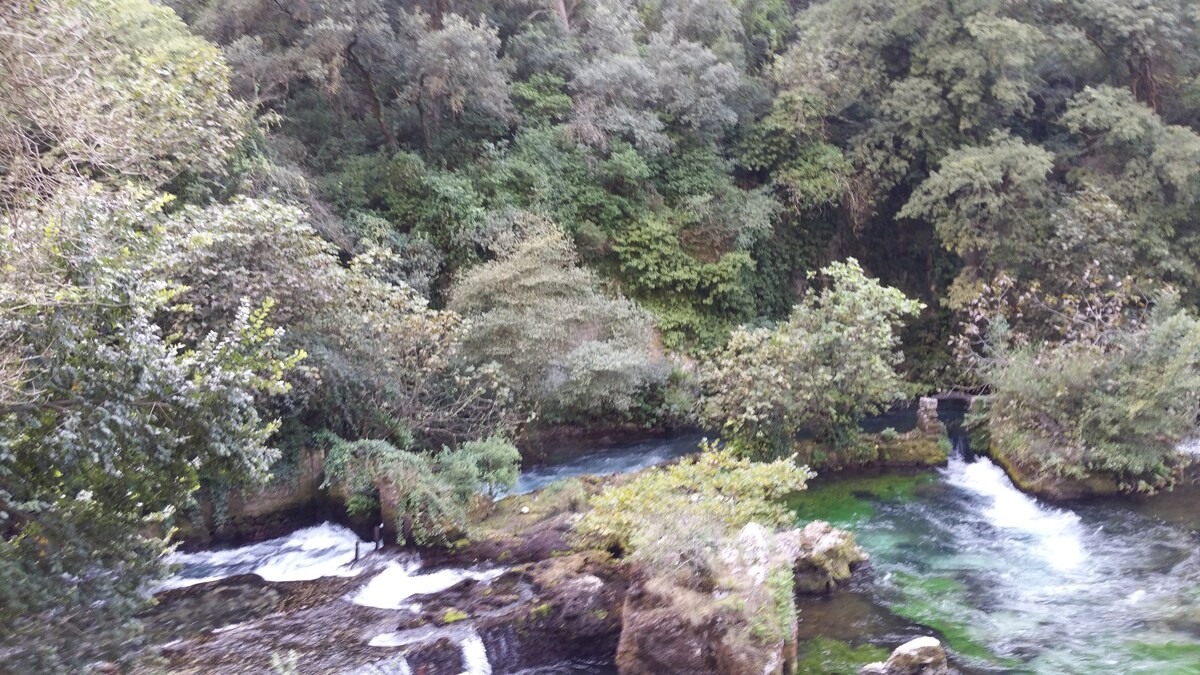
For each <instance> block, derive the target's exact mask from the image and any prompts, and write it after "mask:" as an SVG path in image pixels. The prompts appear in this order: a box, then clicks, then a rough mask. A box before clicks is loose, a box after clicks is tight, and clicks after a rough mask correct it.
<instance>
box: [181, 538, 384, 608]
mask: <svg viewBox="0 0 1200 675" xmlns="http://www.w3.org/2000/svg"><path fill="white" fill-rule="evenodd" d="M361 543H365V542H362V540H360V539H359V538H358V535H356V534H354V532H352V531H351V530H350V529H348V528H345V527H341V526H339V525H334V524H332V523H323V524H321V525H316V526H314V527H307V528H304V529H302V530H297V531H295V532H293V533H292V534H289V535H287V536H285V537H279V538H278V539H271V540H269V541H263V542H259V543H257V544H251V545H249V546H242V547H240V548H233V549H226V550H219V551H198V552H196V553H172V554H171V555H169V556H167V562H169V563H174V564H177V565H180V566H181V568H180V570H179V572H178V573H177V574H176V575H175V576H173V577H171V578H170V579H167V580H166V582H164V583H163V585H162V586H160V587H159V588H158V590H160V591H163V590H167V589H171V588H182V587H184V586H191V585H194V584H199V583H203V582H205V581H216V580H218V579H224V578H226V577H231V576H235V575H238V574H257V575H258V576H260V577H262V578H263V579H265V580H267V581H308V580H311V579H319V578H321V577H350V576H355V575H357V574H358V573H359V572H360V571H361V570H360V569H358V568H354V567H351V566H350V564H351V563H353V562H354V547H355V544H361Z"/></svg>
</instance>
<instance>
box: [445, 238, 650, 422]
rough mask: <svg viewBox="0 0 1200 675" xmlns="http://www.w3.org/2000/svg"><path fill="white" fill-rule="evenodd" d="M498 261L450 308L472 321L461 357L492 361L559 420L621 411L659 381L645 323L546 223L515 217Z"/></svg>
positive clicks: (461, 290) (471, 275)
mask: <svg viewBox="0 0 1200 675" xmlns="http://www.w3.org/2000/svg"><path fill="white" fill-rule="evenodd" d="M516 229H517V231H516V232H514V233H513V234H512V235H511V236H509V237H506V238H502V239H498V240H497V241H496V242H495V243H494V248H495V250H496V252H497V255H498V257H497V259H496V260H494V261H492V262H489V263H486V264H484V265H480V266H479V267H476V268H474V269H472V270H470V271H469V272H467V273H466V274H465V275H464V276H463V277H462V278H461V279H460V280H459V281H458V283H457V284H455V286H454V290H453V294H452V299H451V307H452V308H453V309H454V310H456V311H458V312H460V313H462V314H463V315H464V316H465V317H467V318H468V319H469V321H470V324H469V330H468V331H467V333H466V335H465V336H464V341H463V354H464V356H465V357H466V359H467V360H469V361H470V362H472V363H475V364H480V365H482V364H487V363H493V362H494V363H496V364H498V365H499V367H500V369H501V371H502V372H503V373H504V374H505V375H506V376H507V378H508V380H509V381H510V382H511V383H512V384H513V386H514V388H515V390H516V392H517V393H518V395H519V396H520V397H521V398H522V399H524V400H525V401H527V402H529V403H530V404H532V405H533V406H534V407H536V408H539V409H541V410H542V411H543V412H545V413H548V414H550V415H551V416H555V417H559V418H578V417H584V416H588V415H599V414H603V413H617V414H623V413H626V412H627V411H629V409H630V408H631V407H632V406H633V405H634V404H635V403H636V399H637V395H638V393H639V391H640V390H642V389H644V388H645V387H648V386H653V385H657V384H660V383H662V382H664V381H665V380H666V377H667V374H668V369H667V367H666V364H665V361H664V360H663V358H662V356H661V354H660V353H659V352H658V350H657V349H656V345H655V336H654V330H653V326H652V324H651V322H650V318H649V316H648V315H647V314H646V313H645V312H644V311H642V310H641V309H640V308H639V307H637V306H636V305H635V304H633V303H632V302H630V301H629V300H626V299H624V298H621V297H613V296H611V295H607V294H605V293H602V292H601V291H600V289H599V282H598V280H597V279H596V278H595V277H594V276H593V275H592V274H591V273H590V272H588V271H586V270H584V269H582V268H580V267H578V266H577V265H576V258H575V250H574V247H573V246H572V245H571V243H570V242H569V241H568V240H567V239H566V237H565V236H563V233H562V231H561V230H559V228H558V227H557V226H556V225H554V224H553V223H551V222H549V221H547V220H545V219H542V218H539V217H536V216H531V215H523V216H519V218H518V220H517V222H516Z"/></svg>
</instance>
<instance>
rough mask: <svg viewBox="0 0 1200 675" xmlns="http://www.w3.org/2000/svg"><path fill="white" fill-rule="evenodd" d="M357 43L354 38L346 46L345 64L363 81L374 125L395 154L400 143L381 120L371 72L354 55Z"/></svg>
mask: <svg viewBox="0 0 1200 675" xmlns="http://www.w3.org/2000/svg"><path fill="white" fill-rule="evenodd" d="M357 42H358V38H357V37H355V38H354V41H352V42H351V43H350V44H348V45H346V63H348V64H350V67H351V68H353V69H354V72H355V73H357V74H358V76H359V77H360V78H362V81H363V88H364V89H365V90H366V93H367V102H368V104H369V105H370V106H371V115H372V116H373V117H374V118H375V123H376V124H378V125H379V131H380V132H382V133H383V139H384V141H385V142H386V143H387V146H388V149H389V150H391V151H392V152H395V151H397V150H399V149H400V143H399V142H397V141H396V134H394V133H392V130H391V128H390V127H388V125H387V122H385V121H384V120H383V103H382V102H381V101H380V100H379V95H378V94H377V93H375V81H374V80H373V79H372V78H371V72H370V71H369V70H367V68H366V66H364V65H363V64H362V62H361V61H359V60H358V57H357V56H355V55H354V45H355V44H356V43H357Z"/></svg>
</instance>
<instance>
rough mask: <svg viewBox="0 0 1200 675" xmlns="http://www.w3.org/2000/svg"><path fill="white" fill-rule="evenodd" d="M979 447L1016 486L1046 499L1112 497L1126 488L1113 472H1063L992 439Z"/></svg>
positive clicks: (1059, 500) (1068, 499)
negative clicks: (1000, 444) (997, 443)
mask: <svg viewBox="0 0 1200 675" xmlns="http://www.w3.org/2000/svg"><path fill="white" fill-rule="evenodd" d="M979 451H980V452H981V454H984V455H986V456H988V457H990V458H991V459H992V461H994V462H996V464H998V465H999V466H1000V468H1002V469H1004V473H1006V474H1008V478H1009V480H1011V481H1012V482H1013V485H1015V486H1017V489H1019V490H1021V491H1022V492H1025V493H1028V494H1031V495H1034V496H1036V497H1040V498H1042V499H1045V500H1047V501H1056V502H1062V501H1074V500H1079V499H1089V498H1093V497H1111V496H1113V495H1118V494H1121V493H1122V492H1126V490H1123V489H1122V486H1121V482H1120V481H1119V480H1117V478H1116V477H1114V476H1109V475H1105V474H1102V473H1096V472H1090V473H1088V474H1087V475H1084V476H1064V475H1062V474H1059V473H1056V472H1054V471H1053V470H1051V469H1049V468H1047V467H1044V466H1041V465H1039V464H1037V463H1036V462H1032V461H1029V460H1026V459H1020V458H1018V456H1017V453H1014V452H1010V451H1006V450H1005V449H1003V448H1000V447H997V445H996V444H995V443H994V442H993V443H989V444H987V445H985V446H982V447H980V448H979Z"/></svg>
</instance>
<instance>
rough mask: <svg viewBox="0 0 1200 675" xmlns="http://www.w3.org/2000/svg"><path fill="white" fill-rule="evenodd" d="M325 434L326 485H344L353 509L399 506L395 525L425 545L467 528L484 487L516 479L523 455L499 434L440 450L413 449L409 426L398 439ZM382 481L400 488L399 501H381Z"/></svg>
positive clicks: (501, 486) (500, 486)
mask: <svg viewBox="0 0 1200 675" xmlns="http://www.w3.org/2000/svg"><path fill="white" fill-rule="evenodd" d="M324 439H325V441H326V442H327V443H328V444H329V450H328V452H327V453H326V458H325V473H326V479H325V487H329V486H333V485H336V486H339V487H340V488H341V489H342V490H343V491H344V492H345V493H346V507H347V509H349V510H350V512H351V513H363V512H367V511H370V510H372V509H374V508H375V507H377V506H387V507H391V508H394V509H395V527H396V531H397V532H399V533H401V535H402V536H403V538H404V539H406V540H409V541H411V542H412V543H415V544H420V545H425V544H430V543H434V542H442V543H445V542H446V541H447V539H448V535H449V534H450V533H453V532H458V531H461V530H463V528H465V527H466V525H467V522H468V517H469V514H470V507H471V505H472V504H473V503H474V502H475V501H476V499H477V498H478V497H479V495H480V492H481V491H484V490H486V491H488V492H489V493H493V494H494V493H495V492H496V491H497V490H503V489H511V488H512V487H513V486H514V485H516V481H517V474H518V467H519V466H520V461H521V455H520V452H519V451H518V450H517V448H516V447H515V446H513V445H512V444H511V443H509V442H508V441H507V440H505V439H503V438H500V437H496V436H493V437H490V438H487V439H483V440H479V441H472V442H469V443H464V444H463V445H462V446H460V447H458V448H456V449H453V450H452V449H450V448H443V449H442V451H441V452H439V453H437V454H436V455H432V454H428V453H420V452H412V451H411V450H410V448H411V447H412V444H413V440H412V436H411V435H410V434H408V433H406V432H405V433H398V434H396V435H395V436H394V437H393V441H394V443H390V442H387V441H381V440H360V441H345V440H342V439H340V438H338V437H337V436H334V435H332V434H328V433H327V434H325V435H324ZM381 485H391V486H394V487H395V488H396V503H395V504H389V505H381V504H380V501H379V488H380V486H381Z"/></svg>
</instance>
